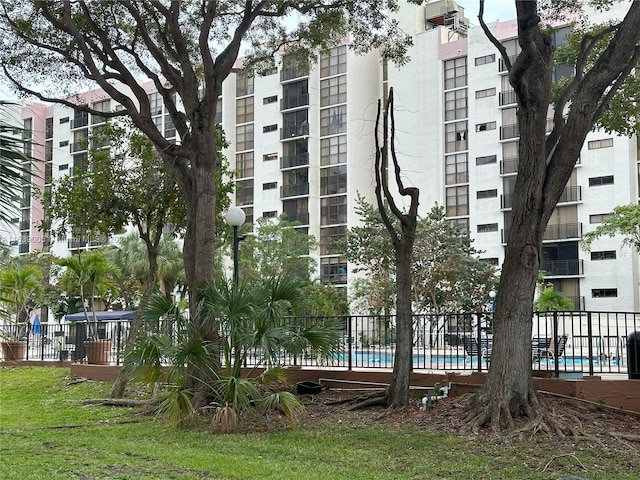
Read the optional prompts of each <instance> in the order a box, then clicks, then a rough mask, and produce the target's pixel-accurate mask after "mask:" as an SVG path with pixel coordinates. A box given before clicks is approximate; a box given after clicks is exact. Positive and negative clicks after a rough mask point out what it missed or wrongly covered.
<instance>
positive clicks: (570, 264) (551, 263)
mask: <svg viewBox="0 0 640 480" xmlns="http://www.w3.org/2000/svg"><path fill="white" fill-rule="evenodd" d="M540 270H544V271H545V272H547V274H546V275H545V277H569V276H576V275H583V274H584V269H583V261H582V260H579V259H577V258H576V259H572V260H548V261H543V262H542V263H541V264H540Z"/></svg>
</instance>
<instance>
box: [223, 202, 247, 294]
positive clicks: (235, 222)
mask: <svg viewBox="0 0 640 480" xmlns="http://www.w3.org/2000/svg"><path fill="white" fill-rule="evenodd" d="M246 218H247V216H246V215H245V213H244V210H242V209H241V208H240V207H231V208H229V210H227V213H226V215H225V216H224V221H225V222H227V225H229V226H231V227H233V284H234V285H235V286H236V287H237V286H238V245H239V243H240V239H239V238H238V227H241V226H242V225H243V224H244V221H245V219H246Z"/></svg>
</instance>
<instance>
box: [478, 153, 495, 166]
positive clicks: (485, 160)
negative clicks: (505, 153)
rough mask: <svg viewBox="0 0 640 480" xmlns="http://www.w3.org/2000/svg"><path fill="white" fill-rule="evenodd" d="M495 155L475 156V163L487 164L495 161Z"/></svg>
mask: <svg viewBox="0 0 640 480" xmlns="http://www.w3.org/2000/svg"><path fill="white" fill-rule="evenodd" d="M496 161H497V157H496V156H495V155H487V156H485V157H476V165H489V164H490V163H496Z"/></svg>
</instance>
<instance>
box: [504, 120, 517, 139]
mask: <svg viewBox="0 0 640 480" xmlns="http://www.w3.org/2000/svg"><path fill="white" fill-rule="evenodd" d="M519 136H520V132H519V131H518V124H517V123H516V124H514V125H503V126H501V127H500V140H507V139H508V138H518V137H519Z"/></svg>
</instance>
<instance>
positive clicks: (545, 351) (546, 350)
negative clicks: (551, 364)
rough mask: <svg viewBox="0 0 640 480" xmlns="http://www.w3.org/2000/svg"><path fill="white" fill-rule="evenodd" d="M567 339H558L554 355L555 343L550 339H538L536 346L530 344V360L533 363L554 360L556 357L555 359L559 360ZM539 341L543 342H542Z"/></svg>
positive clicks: (561, 337) (564, 336)
mask: <svg viewBox="0 0 640 480" xmlns="http://www.w3.org/2000/svg"><path fill="white" fill-rule="evenodd" d="M567 339H568V337H567V336H566V335H561V336H560V337H558V342H557V343H558V347H557V355H556V351H555V349H556V345H555V343H556V342H554V341H552V339H551V338H541V339H540V338H539V339H538V343H537V345H536V344H535V343H532V350H531V358H532V359H533V361H534V362H539V361H540V360H554V359H555V358H556V356H557V358H560V357H561V356H562V355H564V349H565V347H566V346H567ZM535 340H536V339H534V342H535ZM541 340H544V342H543V341H541Z"/></svg>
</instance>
